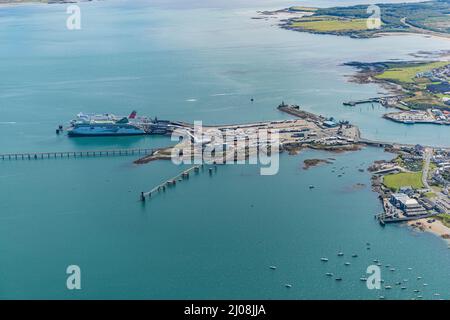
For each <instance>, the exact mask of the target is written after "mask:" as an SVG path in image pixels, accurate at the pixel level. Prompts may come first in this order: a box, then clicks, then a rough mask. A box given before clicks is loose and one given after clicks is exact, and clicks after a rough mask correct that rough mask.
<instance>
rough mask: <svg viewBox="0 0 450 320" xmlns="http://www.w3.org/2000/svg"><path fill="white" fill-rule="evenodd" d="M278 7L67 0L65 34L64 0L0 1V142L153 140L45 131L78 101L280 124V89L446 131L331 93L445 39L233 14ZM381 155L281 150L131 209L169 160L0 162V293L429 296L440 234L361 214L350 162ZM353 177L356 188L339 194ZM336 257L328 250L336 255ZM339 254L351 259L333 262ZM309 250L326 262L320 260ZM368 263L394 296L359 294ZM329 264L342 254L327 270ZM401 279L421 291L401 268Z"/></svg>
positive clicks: (422, 133) (374, 119) (384, 127)
mask: <svg viewBox="0 0 450 320" xmlns="http://www.w3.org/2000/svg"><path fill="white" fill-rule="evenodd" d="M244 2H245V3H244ZM296 3H298V4H304V3H306V4H307V2H300V1H297V2H296ZM330 3H331V1H327V2H325V1H323V2H320V3H319V5H324V6H325V5H330ZM334 3H335V2H334ZM338 3H341V4H345V3H349V2H344V1H338ZM290 4H291V3H286V2H284V3H283V2H282V1H280V2H277V1H264V2H263V3H261V2H260V1H232V2H230V1H226V2H225V1H215V2H206V1H174V0H173V1H169V2H166V1H156V2H153V1H152V2H146V1H133V2H125V1H108V2H106V1H105V2H98V3H89V4H87V3H84V4H81V8H82V30H81V31H67V30H66V29H65V19H66V17H67V15H66V14H65V8H66V6H60V5H50V6H45V5H32V6H20V7H14V8H9V7H8V8H0V48H1V49H0V74H2V75H4V76H3V77H1V78H0V115H1V118H0V150H1V152H2V153H6V152H15V151H51V150H59V151H65V150H89V149H100V148H105V149H106V148H108V149H109V148H112V147H121V148H122V147H152V146H163V145H166V144H168V143H170V141H169V140H168V139H167V138H163V137H138V138H136V137H124V138H105V139H103V138H101V139H68V138H67V137H65V136H56V135H55V134H54V130H55V128H56V126H57V125H58V124H60V123H65V122H67V121H68V120H70V119H72V118H73V116H74V115H75V114H76V113H78V112H80V111H84V112H114V113H117V114H128V113H129V112H130V111H131V110H132V109H136V110H138V111H139V112H140V113H141V114H145V115H150V116H154V115H156V116H158V117H160V118H169V119H173V120H188V121H192V120H202V121H204V122H205V123H228V122H247V121H255V120H267V119H283V118H286V116H285V115H283V114H281V113H279V112H277V111H276V109H275V107H276V105H277V104H278V103H279V102H280V101H281V100H284V101H287V102H293V103H298V104H300V105H302V106H303V107H304V108H306V109H308V110H311V111H314V112H317V113H320V114H324V115H329V116H335V117H336V118H338V119H347V120H350V121H351V122H353V123H356V124H358V125H359V126H360V127H361V131H362V133H363V135H364V136H365V137H368V138H373V139H379V140H394V141H401V142H411V143H424V144H434V145H449V144H450V141H449V140H450V139H449V138H448V137H449V133H450V128H448V127H436V126H420V127H418V126H401V125H398V124H395V123H391V122H388V121H386V120H383V119H382V118H381V115H382V114H383V112H386V110H385V109H382V108H381V107H377V106H376V107H375V108H373V109H372V108H371V106H370V105H369V106H362V107H361V108H359V107H358V108H354V109H349V108H345V107H343V106H342V102H343V101H345V100H349V99H358V98H364V97H371V96H374V95H377V94H379V92H382V89H380V88H379V87H377V86H374V85H357V84H352V83H348V82H347V79H346V75H349V74H351V73H352V72H353V70H352V69H351V68H347V67H342V66H340V65H341V64H342V63H343V62H347V61H351V60H359V61H378V60H387V59H395V58H404V59H407V58H410V56H408V54H410V53H414V52H416V51H418V50H445V49H450V42H448V41H444V40H440V39H439V40H437V39H430V38H425V37H420V36H396V37H385V38H379V39H371V40H354V39H347V38H340V37H333V36H317V35H310V34H302V33H296V32H290V31H286V30H281V29H278V28H276V27H275V26H273V25H272V24H271V23H268V22H266V21H261V20H252V19H250V18H251V17H252V16H254V15H255V14H254V12H255V11H256V10H261V9H267V8H269V9H270V8H278V7H283V6H287V5H290ZM309 4H311V3H309ZM314 4H315V5H317V3H316V1H314ZM252 97H253V98H254V99H255V102H254V103H251V102H250V98H252ZM316 157H321V158H324V157H333V158H336V161H335V164H332V165H326V166H321V167H317V168H312V169H310V170H308V171H304V170H302V169H301V166H302V161H303V160H304V159H307V158H316ZM389 157H391V155H389V154H385V153H383V152H382V151H381V150H378V149H366V150H363V151H362V152H357V153H347V154H339V155H336V154H328V153H322V152H312V151H308V152H303V153H302V154H300V155H299V156H287V155H283V156H282V157H281V163H280V172H279V174H278V175H275V176H260V175H259V168H258V167H256V166H227V167H220V168H219V170H218V173H217V175H215V176H214V177H212V178H210V177H209V176H208V175H207V174H201V175H199V176H198V177H192V178H191V179H190V181H189V182H188V183H183V184H180V185H179V186H177V187H176V188H175V189H173V190H170V192H167V193H166V194H164V195H161V196H159V197H157V198H155V199H153V200H152V201H151V202H147V203H146V204H145V205H142V203H140V202H139V201H138V194H139V192H140V191H143V190H149V189H151V188H152V187H153V186H154V185H156V184H157V183H159V182H161V181H163V180H164V179H167V178H168V177H171V176H173V175H175V174H176V173H178V172H179V171H180V170H181V168H179V167H176V166H174V165H172V164H171V163H169V162H155V163H151V164H148V165H144V166H134V165H132V160H133V158H108V159H105V158H104V159H102V160H99V159H77V160H67V159H65V160H49V161H34V162H3V163H1V164H0V181H1V183H0V221H1V223H0V297H1V298H72V297H73V298H86V299H89V298H264V299H266V298H267V299H278V298H288V299H298V298H306V299H312V298H326V299H339V298H344V299H351V298H360V299H373V298H377V297H378V296H379V295H384V296H386V297H388V298H401V299H409V298H411V297H413V296H414V294H413V292H412V290H413V289H415V288H418V289H423V288H424V289H425V291H424V292H422V293H421V295H423V296H424V297H425V298H434V296H433V293H435V292H439V293H441V294H442V297H443V298H449V297H450V292H449V290H448V288H449V287H450V277H449V275H450V271H448V265H449V262H450V250H448V249H447V244H446V243H445V242H444V241H442V240H441V239H439V238H437V237H434V236H433V235H431V234H423V233H417V232H415V231H412V230H410V229H408V228H406V227H402V226H389V227H386V228H384V229H382V228H380V227H379V226H378V224H377V223H376V222H375V221H374V219H373V215H374V214H375V213H378V212H379V211H380V210H381V206H380V204H379V201H378V200H377V195H376V194H375V193H373V192H371V191H370V187H368V186H369V185H370V181H369V179H370V176H369V175H368V174H367V173H360V172H358V171H357V169H358V168H365V167H367V166H368V165H369V164H370V163H371V162H372V161H373V160H376V159H382V158H389ZM333 166H335V167H337V168H338V169H339V168H341V167H344V166H345V167H346V168H344V169H343V171H345V175H344V176H343V177H341V178H338V177H337V173H332V172H331V170H332V167H333ZM356 183H364V184H365V185H366V187H365V188H363V189H361V190H354V188H353V186H354V185H355V184H356ZM310 184H314V185H316V189H314V190H313V191H310V190H309V189H308V186H309V185H310ZM366 242H371V243H372V249H371V250H369V251H368V250H366V249H365V243H366ZM338 251H344V252H345V253H346V254H347V255H346V257H344V258H339V259H338V258H337V257H336V253H337V252H338ZM353 252H356V253H358V254H359V258H357V259H351V258H350V257H349V255H350V254H351V253H353ZM322 256H328V257H329V258H330V262H329V263H328V264H322V263H320V260H319V259H320V257H322ZM375 258H377V259H380V260H381V262H382V263H389V264H391V265H393V266H395V267H396V271H395V272H389V271H387V269H386V270H383V278H385V279H386V284H391V285H393V283H394V282H396V281H398V280H401V279H404V278H408V279H410V285H408V290H406V291H403V292H401V291H400V289H399V288H394V289H392V290H391V291H384V292H381V293H380V292H377V291H370V290H367V289H366V288H365V285H364V283H361V282H360V281H359V278H360V277H361V276H363V275H364V272H365V269H366V268H367V266H368V265H369V264H371V263H372V262H371V261H372V260H373V259H375ZM347 260H350V261H351V262H352V265H351V266H348V267H345V266H344V262H345V261H347ZM70 264H78V265H80V267H81V269H82V288H83V289H82V290H81V291H78V292H72V291H68V290H67V289H66V287H65V280H66V274H65V268H66V267H67V266H68V265H70ZM269 265H277V266H278V269H277V270H276V271H275V272H273V271H271V270H269V269H268V266H269ZM408 267H413V268H414V269H413V271H408V270H407V268H408ZM326 272H333V273H335V274H336V275H340V276H342V277H343V278H344V281H342V282H341V283H336V282H335V281H334V280H331V279H328V278H326V277H325V276H324V274H325V273H326ZM418 275H420V276H422V277H423V278H424V280H423V281H424V282H426V283H428V284H429V286H428V287H426V288H425V287H423V288H422V284H421V283H420V282H417V280H415V278H416V277H417V276H418ZM412 280H414V281H412ZM285 283H291V284H292V285H293V287H292V288H291V290H287V289H286V288H284V284H285Z"/></svg>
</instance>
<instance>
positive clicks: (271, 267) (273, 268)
mask: <svg viewBox="0 0 450 320" xmlns="http://www.w3.org/2000/svg"><path fill="white" fill-rule="evenodd" d="M269 268H270V269H272V270H275V269H276V268H277V267H275V266H270V267H269Z"/></svg>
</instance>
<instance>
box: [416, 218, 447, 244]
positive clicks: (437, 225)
mask: <svg viewBox="0 0 450 320" xmlns="http://www.w3.org/2000/svg"><path fill="white" fill-rule="evenodd" d="M432 220H433V219H420V220H416V221H411V222H408V225H410V226H412V227H414V228H418V229H420V230H422V231H427V232H431V233H433V234H435V235H437V236H439V237H441V238H443V239H445V240H446V241H447V242H448V243H449V244H450V228H449V227H446V226H445V225H444V224H443V223H442V222H441V221H439V220H437V219H435V220H434V222H428V221H432ZM418 223H420V225H418Z"/></svg>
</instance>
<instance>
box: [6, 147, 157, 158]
mask: <svg viewBox="0 0 450 320" xmlns="http://www.w3.org/2000/svg"><path fill="white" fill-rule="evenodd" d="M153 151H154V150H153V149H148V148H135V149H112V150H89V151H54V152H26V153H6V154H0V160H40V159H62V158H87V157H117V156H132V155H148V154H151V153H152V152H153Z"/></svg>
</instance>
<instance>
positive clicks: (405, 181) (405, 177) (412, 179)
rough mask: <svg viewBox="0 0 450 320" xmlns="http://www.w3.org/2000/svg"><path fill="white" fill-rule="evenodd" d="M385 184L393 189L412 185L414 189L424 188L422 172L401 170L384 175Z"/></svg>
mask: <svg viewBox="0 0 450 320" xmlns="http://www.w3.org/2000/svg"><path fill="white" fill-rule="evenodd" d="M383 184H384V185H385V186H386V187H387V188H389V189H391V190H398V189H399V188H400V187H405V186H411V187H413V188H414V189H420V188H423V184H422V172H421V171H419V172H401V173H396V174H388V175H386V176H384V179H383Z"/></svg>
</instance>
